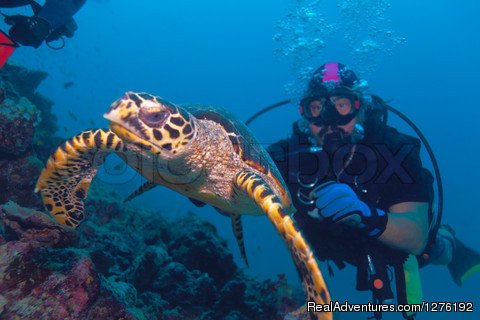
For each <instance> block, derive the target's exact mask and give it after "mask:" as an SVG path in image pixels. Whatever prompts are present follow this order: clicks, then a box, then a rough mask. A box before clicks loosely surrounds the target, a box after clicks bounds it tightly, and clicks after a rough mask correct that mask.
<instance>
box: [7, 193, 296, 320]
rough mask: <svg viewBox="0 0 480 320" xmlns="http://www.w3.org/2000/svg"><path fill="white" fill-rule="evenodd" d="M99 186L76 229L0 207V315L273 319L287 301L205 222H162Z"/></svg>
mask: <svg viewBox="0 0 480 320" xmlns="http://www.w3.org/2000/svg"><path fill="white" fill-rule="evenodd" d="M98 184H99V183H97V185H98ZM104 189H105V187H104V186H100V187H97V188H96V189H95V190H93V191H91V193H90V196H89V199H90V200H89V201H88V203H87V206H86V211H87V213H88V217H89V218H88V219H87V221H86V222H85V224H84V225H83V226H82V227H81V228H80V229H79V230H78V231H75V230H71V229H67V228H65V227H61V226H59V225H58V224H56V223H55V222H54V221H53V220H51V219H50V218H49V217H47V215H46V214H45V213H43V212H38V211H34V210H30V209H25V208H22V207H19V206H17V205H16V204H14V203H13V202H11V203H9V204H6V205H4V206H0V292H2V294H1V295H0V317H3V316H5V317H7V318H14V317H19V318H22V317H23V318H28V317H32V318H33V317H34V316H38V315H44V317H45V315H48V317H46V318H48V319H112V318H114V319H119V318H124V319H166V320H169V319H204V320H207V319H211V320H216V319H222V320H223V319H232V320H233V319H237V320H239V319H272V320H273V319H282V318H283V315H284V314H285V313H286V312H287V311H289V310H292V309H294V308H295V306H296V305H297V304H296V301H294V299H293V297H292V292H291V290H290V289H289V287H288V285H287V283H286V281H285V279H284V278H283V277H279V279H278V280H277V281H271V280H268V281H263V282H260V281H257V280H254V279H250V278H248V277H247V276H245V275H244V274H243V272H241V271H240V270H239V269H238V267H237V266H236V265H235V263H234V262H233V257H232V255H231V253H230V252H229V251H228V249H227V246H226V243H225V241H224V240H222V239H220V238H219V236H218V234H217V232H216V230H215V228H214V226H213V225H211V224H209V223H208V222H205V221H202V220H200V219H198V218H197V217H196V216H195V215H193V214H189V215H187V216H185V217H182V218H178V219H177V220H174V221H167V220H165V219H163V218H162V217H161V215H159V214H158V213H152V212H146V211H142V210H139V209H138V208H136V207H133V206H131V205H120V204H118V203H117V202H116V201H117V200H115V199H119V196H118V195H115V194H113V193H110V194H105V192H104V191H101V190H104ZM99 190H100V191H99ZM2 311H3V313H2ZM102 312H103V314H101V313H102Z"/></svg>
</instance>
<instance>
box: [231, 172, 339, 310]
mask: <svg viewBox="0 0 480 320" xmlns="http://www.w3.org/2000/svg"><path fill="white" fill-rule="evenodd" d="M234 185H235V187H236V188H237V189H239V190H242V191H243V192H245V193H246V194H247V195H248V196H249V197H250V198H251V199H252V200H253V201H254V202H255V203H256V204H257V205H258V206H259V207H260V208H261V209H262V211H263V212H264V213H265V214H266V215H267V216H268V218H269V220H270V221H271V222H272V223H273V225H274V226H275V228H276V229H277V231H278V232H279V233H280V235H281V236H282V238H283V240H284V241H285V242H286V244H287V246H288V248H289V250H290V252H291V254H292V257H293V260H294V262H295V266H296V267H297V270H298V273H299V275H300V278H301V280H302V283H303V286H304V289H305V291H306V295H307V300H308V301H314V302H315V303H317V304H323V305H325V304H329V303H330V294H329V293H328V290H327V286H326V285H325V281H324V280H323V276H322V273H321V271H320V269H319V267H318V265H317V261H316V260H315V258H314V256H313V253H312V251H311V250H310V248H309V246H308V244H307V242H306V241H305V239H304V238H303V236H302V234H301V233H300V232H299V231H298V230H297V228H296V226H295V225H294V223H293V221H292V219H291V218H290V216H289V215H288V214H287V213H285V211H284V208H283V206H282V203H281V202H280V200H279V198H278V197H277V196H276V195H275V193H274V192H273V191H272V189H271V188H270V187H269V186H268V184H267V183H266V182H265V180H264V179H263V178H262V177H261V176H259V175H258V174H256V173H254V172H252V171H248V170H245V171H241V172H239V173H237V174H236V175H235V177H234ZM312 315H313V316H314V317H315V319H318V320H331V319H332V313H331V312H318V313H312Z"/></svg>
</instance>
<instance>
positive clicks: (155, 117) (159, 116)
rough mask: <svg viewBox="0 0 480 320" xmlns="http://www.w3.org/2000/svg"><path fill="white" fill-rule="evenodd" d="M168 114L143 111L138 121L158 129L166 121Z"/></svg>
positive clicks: (163, 111)
mask: <svg viewBox="0 0 480 320" xmlns="http://www.w3.org/2000/svg"><path fill="white" fill-rule="evenodd" d="M168 115H169V112H167V111H165V110H161V111H153V112H152V111H145V112H140V120H142V121H143V122H144V123H145V124H146V125H148V126H150V127H160V126H162V125H163V124H164V123H165V121H166V120H167V118H168Z"/></svg>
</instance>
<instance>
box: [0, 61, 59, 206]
mask: <svg viewBox="0 0 480 320" xmlns="http://www.w3.org/2000/svg"><path fill="white" fill-rule="evenodd" d="M46 76H47V74H46V73H44V72H41V71H30V70H27V69H25V68H22V67H19V66H13V65H8V64H7V65H5V66H4V67H3V68H2V69H0V203H5V202H6V201H7V200H13V201H16V202H17V203H19V204H20V205H22V206H27V207H36V208H40V207H41V203H40V201H39V199H38V197H36V196H35V195H34V194H33V189H34V182H35V180H36V177H38V175H39V173H40V170H41V168H42V167H43V162H44V160H45V159H46V157H47V154H49V153H51V151H52V150H53V148H54V147H55V146H56V145H57V142H58V139H57V140H56V139H51V138H49V137H51V136H53V134H54V133H55V131H56V117H55V116H54V115H53V114H52V113H51V107H52V105H53V103H52V102H51V101H50V100H49V99H47V98H46V97H44V96H42V95H41V94H39V93H37V92H36V89H37V87H38V85H39V84H40V83H41V81H42V80H44V79H45V77H46ZM38 156H40V158H41V160H40V159H38V158H37V157H38Z"/></svg>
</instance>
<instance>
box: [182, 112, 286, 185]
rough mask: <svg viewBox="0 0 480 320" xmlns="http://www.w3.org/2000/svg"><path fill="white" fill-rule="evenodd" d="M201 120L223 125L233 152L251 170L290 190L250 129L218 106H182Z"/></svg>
mask: <svg viewBox="0 0 480 320" xmlns="http://www.w3.org/2000/svg"><path fill="white" fill-rule="evenodd" d="M182 107H183V108H185V109H186V110H187V111H188V112H190V114H192V115H193V116H194V117H195V118H197V119H199V120H210V121H214V122H216V123H218V124H219V125H221V126H222V127H223V128H224V129H225V131H226V132H227V134H228V137H229V139H230V141H231V142H232V146H233V150H235V152H236V153H237V154H238V155H239V156H240V158H241V159H242V161H243V162H245V163H246V164H247V165H248V166H250V167H251V168H253V169H255V170H257V171H259V172H261V173H263V174H265V175H267V176H270V177H271V178H273V179H274V180H276V181H277V183H278V186H279V187H281V188H282V189H284V190H288V189H287V186H286V185H285V182H284V181H283V178H282V176H281V175H280V172H279V171H278V169H277V167H276V165H275V163H274V162H273V160H272V158H270V156H269V155H268V153H267V152H266V151H265V149H264V148H262V147H261V145H260V143H259V142H258V141H257V140H256V139H255V137H254V135H253V133H252V132H251V131H250V129H249V128H248V127H247V126H246V125H245V124H244V123H243V122H242V121H240V120H238V119H237V118H236V117H235V116H234V115H233V114H231V113H230V112H228V111H227V110H225V109H223V108H219V107H217V106H215V107H214V106H206V105H182Z"/></svg>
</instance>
